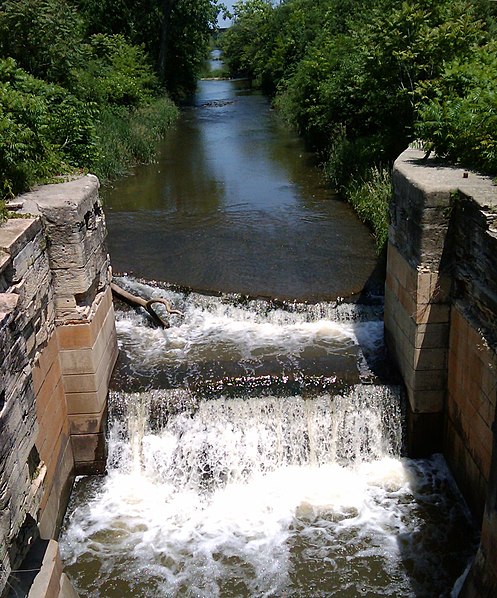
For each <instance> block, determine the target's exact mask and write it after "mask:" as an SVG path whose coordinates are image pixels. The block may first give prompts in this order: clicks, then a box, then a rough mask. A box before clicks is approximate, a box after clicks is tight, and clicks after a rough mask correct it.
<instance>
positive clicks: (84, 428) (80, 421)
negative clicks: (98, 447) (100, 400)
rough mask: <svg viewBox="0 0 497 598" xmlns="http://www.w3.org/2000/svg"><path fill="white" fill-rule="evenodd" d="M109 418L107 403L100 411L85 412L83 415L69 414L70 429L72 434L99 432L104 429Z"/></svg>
mask: <svg viewBox="0 0 497 598" xmlns="http://www.w3.org/2000/svg"><path fill="white" fill-rule="evenodd" d="M106 418H107V404H105V405H104V407H103V408H102V411H100V413H85V414H81V415H69V429H70V432H71V434H72V435H77V434H98V433H100V432H103V431H104V426H105V421H106Z"/></svg>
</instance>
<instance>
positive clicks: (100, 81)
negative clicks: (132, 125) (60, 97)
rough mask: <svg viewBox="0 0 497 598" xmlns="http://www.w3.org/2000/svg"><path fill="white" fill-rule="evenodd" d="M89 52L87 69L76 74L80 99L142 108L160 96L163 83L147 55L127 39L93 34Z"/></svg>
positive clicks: (74, 80)
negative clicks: (158, 92) (157, 93)
mask: <svg viewBox="0 0 497 598" xmlns="http://www.w3.org/2000/svg"><path fill="white" fill-rule="evenodd" d="M85 53H86V60H85V66H84V68H80V69H77V70H75V71H73V73H72V77H73V80H72V82H71V87H72V89H73V91H74V93H76V95H77V96H78V97H80V98H84V99H85V100H86V101H91V102H96V103H97V104H99V105H115V106H138V105H140V104H143V103H146V102H147V101H149V100H150V99H151V98H152V97H153V96H154V95H155V94H156V92H157V90H158V88H159V82H158V79H157V76H156V75H155V73H154V71H153V69H152V66H151V64H150V62H149V60H148V56H147V54H146V53H145V51H144V49H143V48H142V47H138V46H133V45H131V44H129V43H128V42H127V41H126V39H125V38H124V36H122V35H106V34H96V35H93V36H92V37H91V38H90V41H89V43H88V44H87V45H86V46H85Z"/></svg>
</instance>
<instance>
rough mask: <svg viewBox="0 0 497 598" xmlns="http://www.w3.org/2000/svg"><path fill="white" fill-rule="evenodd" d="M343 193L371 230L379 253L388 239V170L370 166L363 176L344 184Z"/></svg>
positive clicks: (389, 181)
mask: <svg viewBox="0 0 497 598" xmlns="http://www.w3.org/2000/svg"><path fill="white" fill-rule="evenodd" d="M344 195H345V198H346V200H347V201H348V202H349V203H350V204H351V206H352V207H353V208H354V210H355V212H356V213H357V215H358V216H359V218H360V220H362V222H364V223H365V224H367V225H368V226H369V227H370V228H371V230H372V231H373V236H374V238H375V242H376V248H377V251H378V253H379V252H380V251H381V249H382V248H383V247H384V245H385V243H386V242H387V239H388V210H389V205H390V201H391V199H392V176H391V173H390V170H388V169H386V168H376V167H374V168H370V169H369V170H368V171H367V172H366V175H365V176H364V178H362V179H360V180H354V179H352V180H351V181H350V182H349V183H348V184H347V185H346V186H345V188H344Z"/></svg>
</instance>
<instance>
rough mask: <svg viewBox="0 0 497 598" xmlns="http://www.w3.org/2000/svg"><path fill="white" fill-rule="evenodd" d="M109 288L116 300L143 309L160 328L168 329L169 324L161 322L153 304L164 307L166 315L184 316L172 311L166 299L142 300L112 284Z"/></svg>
mask: <svg viewBox="0 0 497 598" xmlns="http://www.w3.org/2000/svg"><path fill="white" fill-rule="evenodd" d="M110 288H111V289H112V294H113V295H114V296H115V297H117V298H118V299H121V301H124V302H125V303H127V304H128V305H131V306H133V307H143V309H145V310H146V311H147V312H148V313H149V315H150V316H151V318H152V319H153V321H154V322H155V323H156V324H157V325H158V326H161V327H162V328H169V322H166V321H165V320H163V319H162V318H161V317H160V316H159V314H158V313H157V312H156V311H155V310H154V309H153V308H152V305H154V303H160V304H161V305H164V307H165V308H166V311H167V313H168V314H177V315H179V316H183V315H184V314H183V312H181V311H179V310H177V309H173V308H172V307H171V304H170V303H169V301H168V300H167V299H160V298H153V299H142V298H141V297H138V296H137V295H133V294H132V293H129V292H128V291H125V290H124V289H122V288H121V287H120V286H118V285H117V284H115V283H114V282H111V284H110Z"/></svg>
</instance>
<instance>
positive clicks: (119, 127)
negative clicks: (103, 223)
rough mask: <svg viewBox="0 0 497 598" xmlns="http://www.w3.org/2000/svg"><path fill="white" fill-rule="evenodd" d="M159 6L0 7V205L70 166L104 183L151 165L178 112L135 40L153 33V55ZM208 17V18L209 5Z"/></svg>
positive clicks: (115, 2) (30, 2)
mask: <svg viewBox="0 0 497 598" xmlns="http://www.w3.org/2000/svg"><path fill="white" fill-rule="evenodd" d="M182 1H183V0H181V2H182ZM205 1H207V2H208V0H195V2H193V3H190V6H189V10H190V9H191V8H192V6H196V7H197V8H199V7H200V8H201V7H202V6H203V4H202V3H204V4H205ZM171 2H172V3H173V4H175V5H176V6H177V7H179V6H180V4H181V2H180V0H171ZM78 4H80V5H81V6H79V8H84V7H86V8H87V9H88V10H90V9H92V10H93V9H94V10H95V11H96V12H95V15H96V16H97V17H98V19H99V21H95V20H94V17H95V15H93V16H92V17H90V13H89V12H86V13H85V12H81V11H78V7H77V5H78ZM83 5H84V6H83ZM163 7H164V2H160V1H159V0H137V1H136V2H133V3H132V2H128V0H112V2H111V1H110V0H109V1H108V2H106V1H105V0H104V1H103V2H92V1H90V0H87V1H86V0H82V1H81V2H80V3H78V2H76V0H71V1H69V0H6V1H5V2H3V3H0V198H5V197H10V196H12V195H14V194H16V193H18V192H21V191H24V190H26V189H27V188H29V187H30V186H32V185H33V184H35V183H40V182H44V181H46V180H51V179H52V178H53V177H54V176H57V175H59V174H64V173H68V172H73V171H74V170H75V169H78V170H79V169H91V170H93V171H95V172H97V174H99V175H100V176H101V177H102V178H103V179H105V178H109V177H113V176H117V175H119V174H121V173H124V172H126V171H127V170H128V169H129V168H130V165H131V164H132V163H135V162H137V161H139V162H142V161H147V160H150V159H151V158H152V156H153V154H154V150H155V146H156V143H157V140H158V138H159V136H160V135H161V134H163V132H164V130H165V129H166V128H167V127H168V126H169V125H170V124H171V122H172V120H173V119H174V118H175V116H176V114H177V110H176V108H175V107H174V105H173V104H172V102H171V101H170V100H169V99H168V98H167V97H165V94H164V91H163V89H162V87H161V85H160V84H159V77H158V76H157V73H156V72H155V71H154V67H153V60H151V59H150V55H149V54H148V53H147V51H146V49H145V45H144V44H142V43H141V42H143V41H144V38H145V37H146V36H147V32H148V31H151V30H152V29H154V31H155V38H154V39H155V41H153V40H152V42H151V45H150V47H153V43H155V44H156V50H157V51H158V48H159V42H160V39H159V38H160V34H161V18H162V15H163V12H162V9H163ZM200 8H199V10H200ZM203 8H204V9H205V6H203ZM97 9H98V10H97ZM140 9H141V10H140ZM137 10H138V12H137ZM209 10H210V12H209V19H210V18H211V17H212V15H215V12H214V8H213V7H211V5H210V2H209ZM116 11H117V12H116ZM90 12H91V11H90ZM188 14H190V15H191V14H192V12H191V10H190V12H189V13H188ZM201 16H202V15H200V16H199V19H201ZM128 17H130V20H129V21H128V20H127V19H128ZM131 17H133V18H131ZM203 17H204V21H205V18H206V15H205V14H203ZM212 18H214V17H212ZM97 23H99V25H100V28H101V29H100V30H99V28H98V27H97ZM95 27H97V29H96V31H95V34H94V35H90V36H89V37H86V38H85V35H88V33H89V32H92V30H93V29H94V28H95ZM102 29H103V30H104V31H103V32H102V31H101V30H102ZM168 40H169V41H170V42H171V40H170V39H169V38H168ZM176 42H177V43H179V45H181V44H182V41H181V39H180V38H178V37H177V38H176ZM171 43H172V42H171ZM140 44H141V45H140ZM199 47H200V46H199ZM185 48H186V50H185ZM188 48H189V46H188V44H186V43H184V44H183V50H185V51H186V52H188V51H189V49H188ZM154 58H157V57H156V56H155V57H154ZM190 75H191V74H190ZM190 75H189V76H190Z"/></svg>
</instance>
